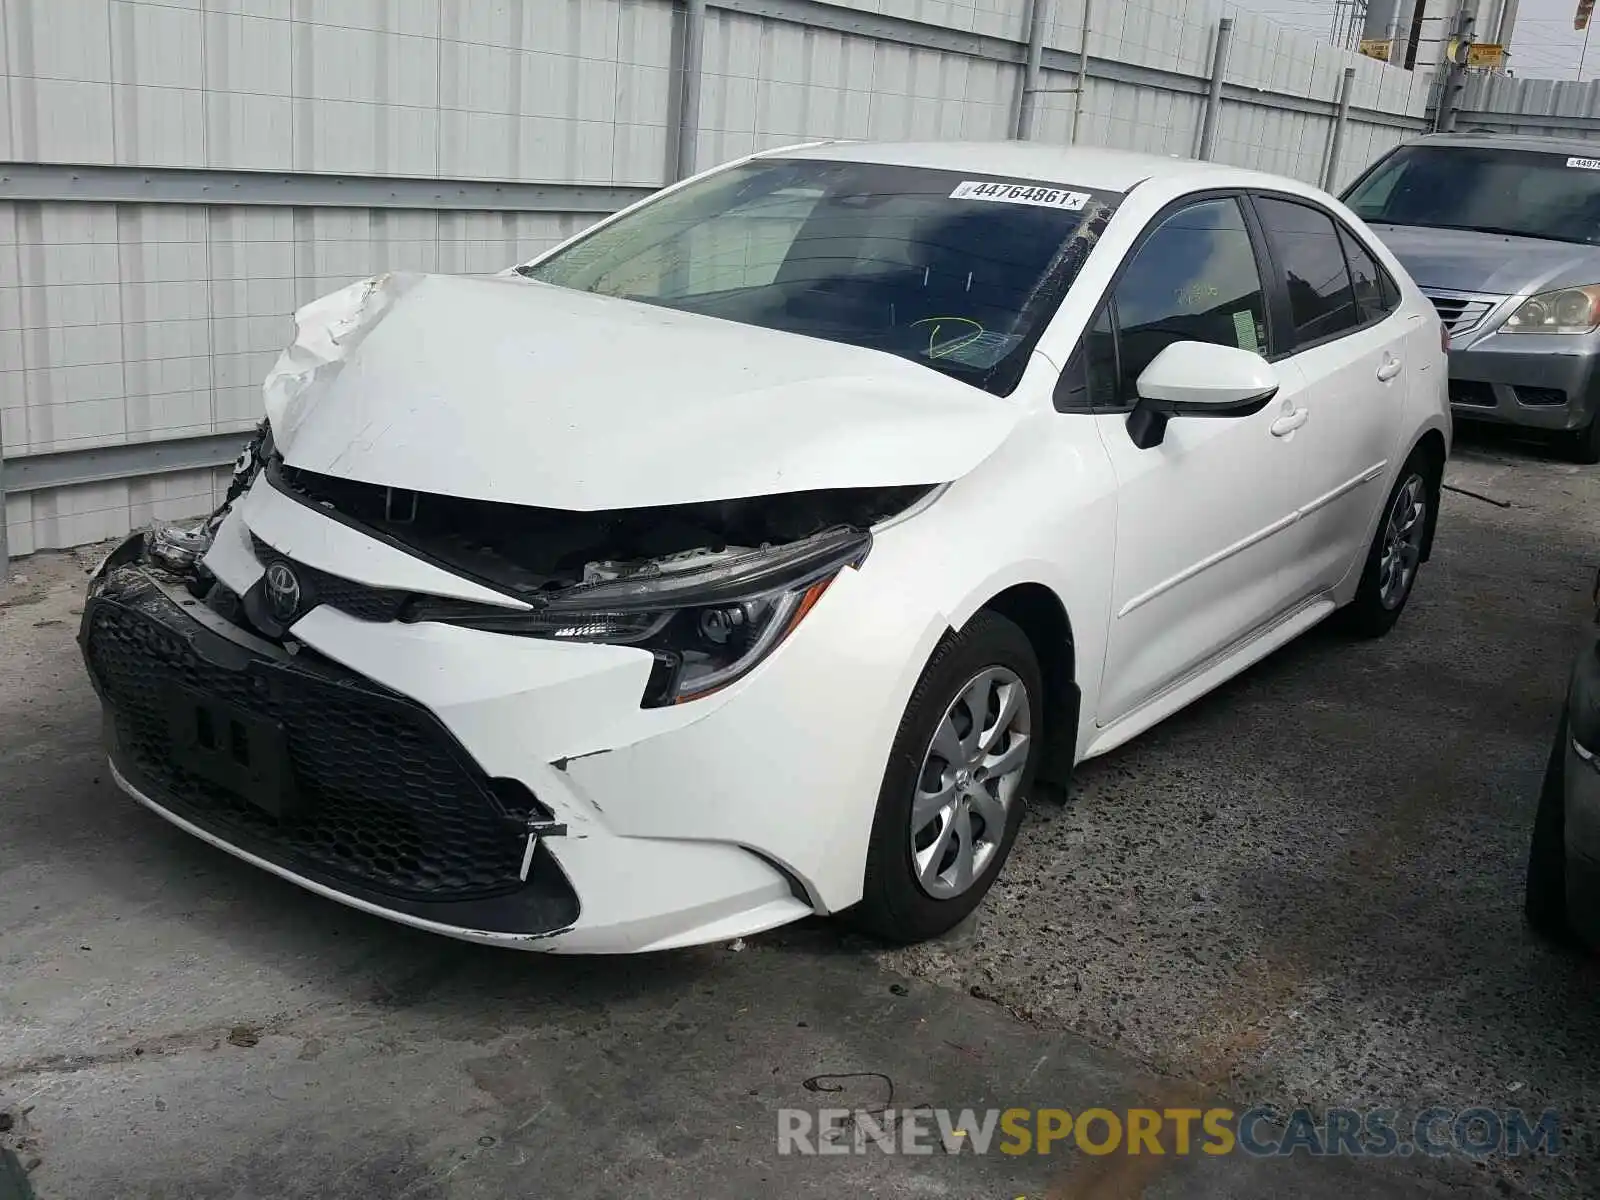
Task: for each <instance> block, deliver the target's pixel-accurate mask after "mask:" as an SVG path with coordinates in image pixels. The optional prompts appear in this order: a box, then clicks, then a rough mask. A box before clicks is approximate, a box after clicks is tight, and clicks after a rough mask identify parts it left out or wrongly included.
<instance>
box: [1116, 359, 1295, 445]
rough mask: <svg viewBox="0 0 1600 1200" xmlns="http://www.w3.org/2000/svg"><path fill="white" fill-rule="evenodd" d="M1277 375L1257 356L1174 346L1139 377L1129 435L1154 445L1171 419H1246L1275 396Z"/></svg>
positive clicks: (1157, 443) (1162, 436)
mask: <svg viewBox="0 0 1600 1200" xmlns="http://www.w3.org/2000/svg"><path fill="white" fill-rule="evenodd" d="M1278 387H1279V383H1278V373H1277V372H1276V371H1275V370H1273V369H1272V364H1271V363H1269V362H1268V361H1267V360H1266V359H1264V358H1262V357H1261V356H1260V355H1259V354H1254V353H1252V352H1251V351H1249V350H1240V349H1238V348H1237V347H1234V346H1219V345H1215V344H1213V343H1211V342H1173V343H1172V345H1170V346H1168V347H1167V348H1166V349H1165V350H1163V351H1162V352H1161V353H1160V354H1158V355H1156V357H1155V360H1154V361H1153V362H1152V363H1151V364H1150V365H1149V366H1148V367H1146V368H1145V369H1144V374H1142V375H1140V376H1139V383H1138V388H1139V402H1138V404H1136V405H1134V409H1133V411H1132V412H1131V413H1129V414H1128V436H1129V437H1131V438H1133V444H1134V445H1135V446H1137V447H1139V449H1141V450H1149V449H1151V448H1152V447H1155V446H1159V445H1160V444H1161V442H1162V440H1163V439H1164V438H1165V437H1166V435H1167V422H1168V420H1170V419H1171V418H1173V417H1251V416H1254V415H1255V414H1256V413H1258V412H1260V411H1261V410H1262V409H1263V408H1265V407H1266V406H1267V404H1268V403H1269V402H1270V401H1271V400H1272V398H1273V397H1274V396H1276V395H1277V394H1278Z"/></svg>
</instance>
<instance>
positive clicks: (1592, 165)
mask: <svg viewBox="0 0 1600 1200" xmlns="http://www.w3.org/2000/svg"><path fill="white" fill-rule="evenodd" d="M1567 166H1569V167H1577V168H1579V169H1580V170H1584V171H1600V158H1569V159H1567Z"/></svg>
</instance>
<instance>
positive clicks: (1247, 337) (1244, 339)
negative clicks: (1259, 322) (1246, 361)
mask: <svg viewBox="0 0 1600 1200" xmlns="http://www.w3.org/2000/svg"><path fill="white" fill-rule="evenodd" d="M1233 336H1234V339H1235V340H1236V341H1237V342H1238V343H1239V349H1241V350H1248V351H1250V353H1252V354H1260V353H1261V339H1260V338H1258V337H1257V336H1256V315H1255V313H1253V312H1251V311H1250V310H1249V309H1245V310H1244V311H1243V312H1236V313H1234V314H1233Z"/></svg>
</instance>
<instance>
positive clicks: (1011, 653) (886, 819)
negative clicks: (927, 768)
mask: <svg viewBox="0 0 1600 1200" xmlns="http://www.w3.org/2000/svg"><path fill="white" fill-rule="evenodd" d="M991 667H1003V668H1006V669H1008V670H1009V671H1011V672H1012V673H1014V674H1015V675H1016V676H1017V678H1018V679H1019V680H1020V681H1021V683H1022V685H1023V687H1024V689H1025V691H1026V694H1027V700H1028V705H1029V713H1030V722H1031V724H1030V729H1029V739H1028V750H1027V763H1026V765H1025V766H1024V767H1023V769H1022V773H1021V776H1020V782H1019V783H1018V785H1017V787H1016V790H1015V792H1014V793H1013V795H1012V799H1011V802H1010V805H1009V807H1008V809H1007V811H1006V816H1007V819H1006V828H1005V831H1004V834H1003V836H1002V838H1001V840H1000V841H999V843H998V845H997V846H996V848H995V849H994V851H993V853H992V855H991V857H990V859H989V861H988V865H987V866H986V867H985V869H984V870H983V872H982V874H981V875H978V876H977V878H976V879H975V880H974V882H973V883H972V885H971V886H970V887H968V888H967V890H966V891H964V892H962V893H960V894H959V895H956V896H953V897H950V898H948V899H940V898H935V897H934V896H932V895H930V894H929V893H928V892H927V891H926V890H925V889H924V888H923V886H922V884H921V883H920V882H919V881H918V879H917V876H916V871H915V869H914V865H913V859H912V844H911V838H912V831H911V805H912V799H913V796H914V794H915V792H916V789H917V784H918V780H919V777H920V775H921V773H922V770H923V767H924V763H925V760H926V758H927V756H928V754H929V752H930V746H931V745H932V743H933V739H934V734H935V732H936V731H937V730H938V728H939V725H940V723H941V722H942V721H943V720H944V718H945V715H946V714H947V713H948V712H950V711H951V709H952V706H953V705H955V703H956V701H957V699H958V698H959V696H960V695H961V693H962V691H963V689H964V688H965V687H966V685H967V684H968V683H969V682H970V681H971V680H973V679H974V678H975V677H976V676H978V675H979V674H981V673H982V672H983V671H985V670H987V669H989V668H991ZM1047 717H1048V714H1046V713H1045V711H1044V685H1043V681H1042V678H1041V676H1040V673H1039V662H1038V658H1037V656H1036V655H1035V654H1034V650H1033V645H1032V643H1031V642H1029V641H1028V637H1027V635H1026V634H1024V633H1023V632H1022V630H1021V629H1019V628H1018V627H1017V626H1016V625H1015V624H1013V623H1012V622H1010V621H1008V620H1006V619H1005V618H1004V617H1002V616H999V615H998V614H996V613H992V612H988V611H983V612H979V613H978V614H977V615H976V616H974V617H973V618H972V620H970V621H969V622H967V625H966V627H965V628H964V629H962V630H961V632H960V633H956V634H952V635H951V636H949V637H947V638H945V640H944V641H943V642H941V643H940V644H939V647H938V649H937V650H935V651H934V652H933V656H932V658H930V659H929V660H928V665H927V666H926V667H924V668H923V671H922V677H921V678H920V679H919V680H918V681H917V686H916V688H915V690H914V691H913V692H912V693H911V700H910V702H909V703H908V704H907V705H906V711H905V715H904V716H903V717H902V718H901V720H900V728H899V731H898V732H897V733H896V735H895V740H894V746H893V748H892V749H891V750H890V752H889V763H888V766H887V768H886V769H885V771H884V777H883V786H882V788H881V789H880V790H879V793H878V810H877V815H876V816H875V817H874V819H873V824H872V840H871V843H870V844H869V846H868V848H867V867H866V879H865V887H864V891H863V895H862V898H861V903H860V904H859V905H857V906H856V907H855V908H853V909H852V910H851V913H850V915H851V918H852V920H853V921H854V922H855V924H856V925H858V926H859V927H860V928H862V929H864V930H866V931H867V932H869V933H872V934H875V935H876V936H878V937H880V938H883V939H885V940H886V941H891V942H900V943H909V942H919V941H924V940H926V939H928V938H932V937H937V936H939V935H940V934H942V933H947V932H948V931H949V930H951V929H953V928H954V927H955V926H956V925H958V924H960V923H961V922H962V921H963V920H965V919H966V918H967V917H968V916H969V915H971V913H972V912H973V910H975V909H976V908H977V907H978V905H979V904H980V903H982V901H983V898H984V896H985V895H987V894H988V891H989V888H990V887H991V886H993V884H994V881H995V879H996V878H997V877H998V876H999V874H1000V872H1001V871H1002V870H1003V869H1004V867H1005V863H1006V859H1007V858H1009V857H1010V855H1011V847H1012V845H1013V844H1014V843H1015V842H1016V838H1017V830H1018V829H1019V828H1020V827H1021V824H1022V816H1023V810H1024V809H1025V808H1026V806H1027V797H1028V793H1029V790H1030V788H1031V787H1032V784H1033V777H1034V772H1035V771H1036V770H1037V769H1038V765H1039V758H1040V749H1041V747H1042V746H1043V744H1044V738H1043V736H1042V734H1043V729H1044V722H1045V720H1046V719H1047Z"/></svg>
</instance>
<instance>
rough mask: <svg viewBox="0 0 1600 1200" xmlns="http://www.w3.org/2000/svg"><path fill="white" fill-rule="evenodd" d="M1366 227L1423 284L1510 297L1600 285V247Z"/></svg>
mask: <svg viewBox="0 0 1600 1200" xmlns="http://www.w3.org/2000/svg"><path fill="white" fill-rule="evenodd" d="M1371 228H1372V232H1373V233H1375V234H1377V235H1378V237H1379V238H1380V239H1382V241H1383V243H1384V245H1386V246H1388V247H1389V249H1390V250H1392V251H1394V255H1395V257H1396V258H1398V259H1399V260H1400V261H1401V262H1402V263H1403V264H1404V265H1405V268H1406V270H1407V271H1409V272H1411V277H1412V278H1413V279H1415V280H1416V281H1417V284H1418V285H1419V286H1421V287H1425V288H1440V289H1442V290H1444V291H1454V292H1482V293H1485V294H1488V295H1495V296H1515V295H1518V294H1519V293H1523V292H1535V293H1536V292H1543V291H1549V290H1551V289H1553V288H1560V287H1571V286H1574V285H1576V286H1584V285H1587V284H1591V283H1600V246H1580V245H1577V244H1576V243H1573V242H1548V241H1545V240H1543V239H1541V238H1525V237H1506V236H1504V235H1502V234H1497V233H1473V232H1472V231H1470V230H1466V229H1427V228H1423V227H1421V226H1417V225H1383V224H1372V226H1371Z"/></svg>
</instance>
